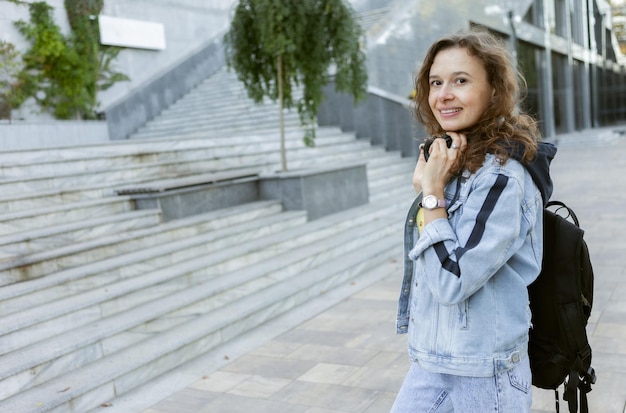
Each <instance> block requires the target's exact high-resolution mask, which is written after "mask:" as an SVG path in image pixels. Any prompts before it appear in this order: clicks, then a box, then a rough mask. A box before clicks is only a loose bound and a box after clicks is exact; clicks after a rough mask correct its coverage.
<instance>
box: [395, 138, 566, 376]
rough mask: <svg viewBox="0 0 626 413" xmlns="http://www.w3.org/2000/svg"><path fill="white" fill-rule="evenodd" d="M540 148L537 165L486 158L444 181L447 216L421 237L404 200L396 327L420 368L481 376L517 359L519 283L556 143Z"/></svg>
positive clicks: (539, 241)
mask: <svg viewBox="0 0 626 413" xmlns="http://www.w3.org/2000/svg"><path fill="white" fill-rule="evenodd" d="M540 152H541V153H538V156H544V159H543V160H542V161H543V162H539V164H541V165H542V168H535V169H534V170H533V171H531V172H529V166H528V165H527V166H526V167H525V166H523V165H522V164H521V163H520V162H518V161H517V160H515V159H512V158H511V159H509V160H508V161H507V162H504V163H501V162H500V161H499V160H498V159H497V158H496V157H495V156H494V155H491V154H489V155H487V157H486V159H485V163H484V165H483V166H482V167H481V168H480V169H479V170H478V171H477V172H476V173H473V174H470V173H469V172H467V171H466V172H465V173H463V174H462V175H460V176H459V177H457V178H455V179H453V180H452V181H451V182H449V183H448V185H446V188H445V191H444V193H445V199H446V205H447V211H448V219H437V220H435V221H432V222H431V223H430V224H428V225H426V226H425V227H424V228H423V230H422V233H421V234H419V233H418V230H417V225H416V213H417V211H418V209H419V202H420V201H421V196H418V197H417V199H416V200H415V201H414V203H413V205H412V206H411V208H410V210H409V213H408V216H407V219H406V223H405V236H404V251H405V262H404V278H403V281H402V289H401V292H400V299H399V303H398V317H397V325H396V329H397V332H398V333H399V334H404V333H408V344H409V356H410V358H411V360H413V361H417V362H419V363H420V365H421V366H422V367H423V368H424V369H427V370H430V371H434V372H439V373H447V374H455V375H463V376H474V377H488V376H492V375H494V374H496V373H498V372H501V371H505V370H508V369H511V368H513V367H515V366H516V365H517V364H518V363H519V362H520V361H521V360H523V359H524V358H525V357H527V346H528V330H529V328H530V320H531V315H530V308H529V303H528V290H527V286H528V285H529V284H530V283H531V282H533V281H534V279H535V278H536V277H537V275H538V274H539V271H540V270H541V261H542V252H543V227H542V224H543V222H542V217H543V215H542V211H543V204H544V202H543V200H542V197H546V196H547V197H546V202H547V198H549V196H550V193H551V191H552V182H551V180H550V177H549V171H548V167H549V162H550V160H551V159H552V156H554V153H555V152H556V148H554V147H553V146H552V149H550V150H549V151H548V152H549V153H548V155H545V154H543V151H540ZM545 156H548V157H549V159H547V162H546V159H545ZM531 169H532V168H531ZM536 175H540V176H542V180H543V182H541V180H539V181H538V180H537V179H533V178H534V177H535V176H536ZM535 182H537V183H540V186H541V187H540V188H538V187H537V185H536V184H535ZM544 183H545V184H544Z"/></svg>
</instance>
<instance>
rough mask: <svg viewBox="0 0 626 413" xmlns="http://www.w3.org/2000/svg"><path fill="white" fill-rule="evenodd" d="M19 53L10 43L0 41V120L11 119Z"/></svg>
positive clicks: (19, 66) (18, 66)
mask: <svg viewBox="0 0 626 413" xmlns="http://www.w3.org/2000/svg"><path fill="white" fill-rule="evenodd" d="M19 55H20V54H19V52H18V51H17V50H16V49H15V46H14V45H13V44H12V43H9V42H7V41H4V40H0V119H2V118H7V119H11V109H12V108H13V107H14V106H15V93H14V89H15V84H16V82H17V76H18V74H19V72H20V70H21V64H20V62H19V61H18V57H19Z"/></svg>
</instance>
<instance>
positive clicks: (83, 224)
mask: <svg viewBox="0 0 626 413" xmlns="http://www.w3.org/2000/svg"><path fill="white" fill-rule="evenodd" d="M160 222H161V211H160V210H141V211H130V212H124V213H118V214H113V215H104V216H100V217H97V216H96V217H94V218H90V219H85V220H80V221H76V222H70V223H67V222H65V221H53V222H51V223H50V224H49V225H48V226H45V227H42V228H35V229H30V230H26V231H20V232H16V233H14V234H10V235H4V236H0V251H2V254H7V255H10V256H13V257H15V256H24V255H27V254H32V253H35V252H40V251H45V250H50V249H52V248H58V247H62V246H65V245H68V244H74V243H77V242H84V241H89V240H92V239H97V238H100V237H104V236H107V235H110V234H114V233H119V232H123V231H129V230H136V229H141V228H146V227H152V226H154V225H158V224H159V223H160ZM0 261H2V259H0Z"/></svg>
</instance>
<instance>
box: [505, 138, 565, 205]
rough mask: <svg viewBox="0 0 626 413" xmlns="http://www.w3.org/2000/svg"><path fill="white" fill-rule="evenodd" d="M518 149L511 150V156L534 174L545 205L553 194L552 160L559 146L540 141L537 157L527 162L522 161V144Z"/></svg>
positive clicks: (534, 179) (531, 174)
mask: <svg viewBox="0 0 626 413" xmlns="http://www.w3.org/2000/svg"><path fill="white" fill-rule="evenodd" d="M516 149H517V150H513V151H511V157H512V158H513V159H515V160H517V161H519V162H521V163H522V165H524V166H525V167H526V169H527V170H528V172H529V173H530V176H532V178H533V181H534V182H535V185H537V187H538V188H539V191H540V192H541V197H542V198H543V204H544V206H545V205H546V204H547V203H548V201H549V200H550V196H552V190H553V188H554V187H553V184H552V178H551V177H550V162H552V159H554V155H556V151H557V148H556V146H554V145H553V144H551V143H548V142H539V144H538V145H537V154H536V155H535V158H534V159H533V160H532V161H531V162H530V163H528V164H527V163H525V162H523V161H522V155H523V152H522V149H523V148H521V146H520V147H518V148H516Z"/></svg>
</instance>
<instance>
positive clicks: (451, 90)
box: [428, 47, 495, 132]
mask: <svg viewBox="0 0 626 413" xmlns="http://www.w3.org/2000/svg"><path fill="white" fill-rule="evenodd" d="M494 93H495V91H494V89H493V88H492V87H491V85H490V84H489V80H488V79H487V72H486V70H485V68H484V66H483V64H482V63H481V61H480V60H478V58H476V57H474V56H472V55H470V54H468V52H467V50H466V49H464V48H459V47H453V48H449V49H444V50H441V51H440V52H439V53H437V55H436V56H435V59H434V61H433V64H432V66H431V67H430V72H429V92H428V104H429V106H430V109H431V110H432V112H433V115H434V116H435V118H436V119H437V122H439V125H440V126H441V128H442V129H443V130H445V131H451V132H454V131H462V130H465V129H468V128H471V127H472V126H474V125H475V124H476V123H477V122H478V121H479V119H480V118H481V116H482V115H483V113H484V112H485V110H486V109H487V107H488V106H489V104H490V103H491V101H492V98H493V96H494Z"/></svg>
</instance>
